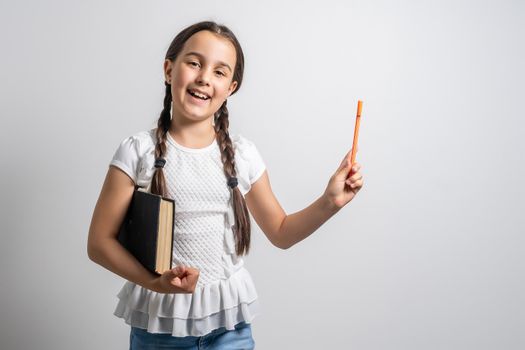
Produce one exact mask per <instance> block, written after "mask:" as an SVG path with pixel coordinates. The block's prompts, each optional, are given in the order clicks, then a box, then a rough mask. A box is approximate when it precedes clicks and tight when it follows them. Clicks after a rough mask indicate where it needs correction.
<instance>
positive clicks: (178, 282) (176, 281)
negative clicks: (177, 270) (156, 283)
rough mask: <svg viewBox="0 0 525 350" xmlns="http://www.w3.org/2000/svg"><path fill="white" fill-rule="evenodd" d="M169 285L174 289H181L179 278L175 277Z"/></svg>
mask: <svg viewBox="0 0 525 350" xmlns="http://www.w3.org/2000/svg"><path fill="white" fill-rule="evenodd" d="M170 283H171V284H172V285H174V286H175V287H179V288H180V287H182V280H181V279H180V278H179V277H175V278H174V279H172V280H171V281H170Z"/></svg>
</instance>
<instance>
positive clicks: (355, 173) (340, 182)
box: [324, 150, 363, 208]
mask: <svg viewBox="0 0 525 350" xmlns="http://www.w3.org/2000/svg"><path fill="white" fill-rule="evenodd" d="M351 154H352V150H350V151H349V152H348V153H347V154H346V155H345V157H344V158H343V161H342V162H341V164H340V165H339V168H338V169H337V170H336V172H335V173H334V174H333V175H332V177H330V181H329V182H328V185H327V186H326V190H325V192H324V195H325V196H326V197H327V199H328V200H329V201H330V203H331V204H332V205H333V206H335V207H336V208H342V207H344V206H345V205H346V204H347V203H348V202H350V201H351V200H352V199H353V198H354V197H355V195H356V194H357V192H359V190H360V189H361V187H363V176H362V175H361V173H360V172H359V171H360V170H361V165H360V164H359V163H357V162H355V163H354V164H353V166H352V164H350V156H351Z"/></svg>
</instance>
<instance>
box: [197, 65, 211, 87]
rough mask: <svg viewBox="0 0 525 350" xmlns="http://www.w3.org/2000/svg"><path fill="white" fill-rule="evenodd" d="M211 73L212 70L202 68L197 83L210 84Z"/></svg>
mask: <svg viewBox="0 0 525 350" xmlns="http://www.w3.org/2000/svg"><path fill="white" fill-rule="evenodd" d="M209 75H210V72H209V70H208V69H201V70H200V72H199V75H198V76H197V83H199V84H200V85H208V84H209V82H210V78H209Z"/></svg>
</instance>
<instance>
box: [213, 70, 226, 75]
mask: <svg viewBox="0 0 525 350" xmlns="http://www.w3.org/2000/svg"><path fill="white" fill-rule="evenodd" d="M215 73H217V74H218V75H222V76H225V75H226V74H224V73H223V72H222V71H220V70H217V71H215Z"/></svg>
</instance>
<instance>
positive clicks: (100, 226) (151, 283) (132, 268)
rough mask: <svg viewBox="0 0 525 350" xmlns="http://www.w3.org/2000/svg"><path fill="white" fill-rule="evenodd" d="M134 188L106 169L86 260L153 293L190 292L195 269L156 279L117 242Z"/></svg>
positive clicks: (114, 170)
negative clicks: (88, 259)
mask: <svg viewBox="0 0 525 350" xmlns="http://www.w3.org/2000/svg"><path fill="white" fill-rule="evenodd" d="M134 189H135V188H134V183H133V180H132V179H131V178H130V177H129V176H128V175H127V174H125V173H124V172H123V171H121V170H120V169H118V168H116V167H113V166H110V167H109V170H108V172H107V175H106V179H105V180H104V184H103V186H102V190H101V192H100V196H99V198H98V201H97V204H96V206H95V210H94V213H93V217H92V219H91V225H90V227H89V236H88V244H87V253H88V256H89V258H90V259H91V260H93V261H94V262H96V263H97V264H99V265H101V266H103V267H105V268H106V269H108V270H110V271H112V272H114V273H115V274H117V275H119V276H121V277H123V278H125V279H127V280H128V281H131V282H134V283H136V284H139V285H141V286H142V287H144V288H147V289H150V290H153V291H156V292H162V293H187V292H193V289H194V288H195V284H196V282H197V279H198V275H199V273H198V271H197V270H196V269H193V268H191V267H182V266H178V267H175V268H174V269H172V270H168V271H166V272H164V273H163V274H162V277H159V276H157V275H155V274H153V273H151V272H150V271H148V270H147V269H146V268H145V267H144V266H142V264H140V263H139V262H138V261H137V259H136V258H135V257H134V256H133V255H132V254H131V253H129V252H128V251H127V250H126V249H125V248H124V247H123V246H122V245H121V244H120V242H119V241H118V240H117V234H118V230H119V228H120V225H121V223H122V221H123V220H124V216H125V215H126V211H127V209H128V206H129V203H130V202H131V198H132V196H133V191H134Z"/></svg>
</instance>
